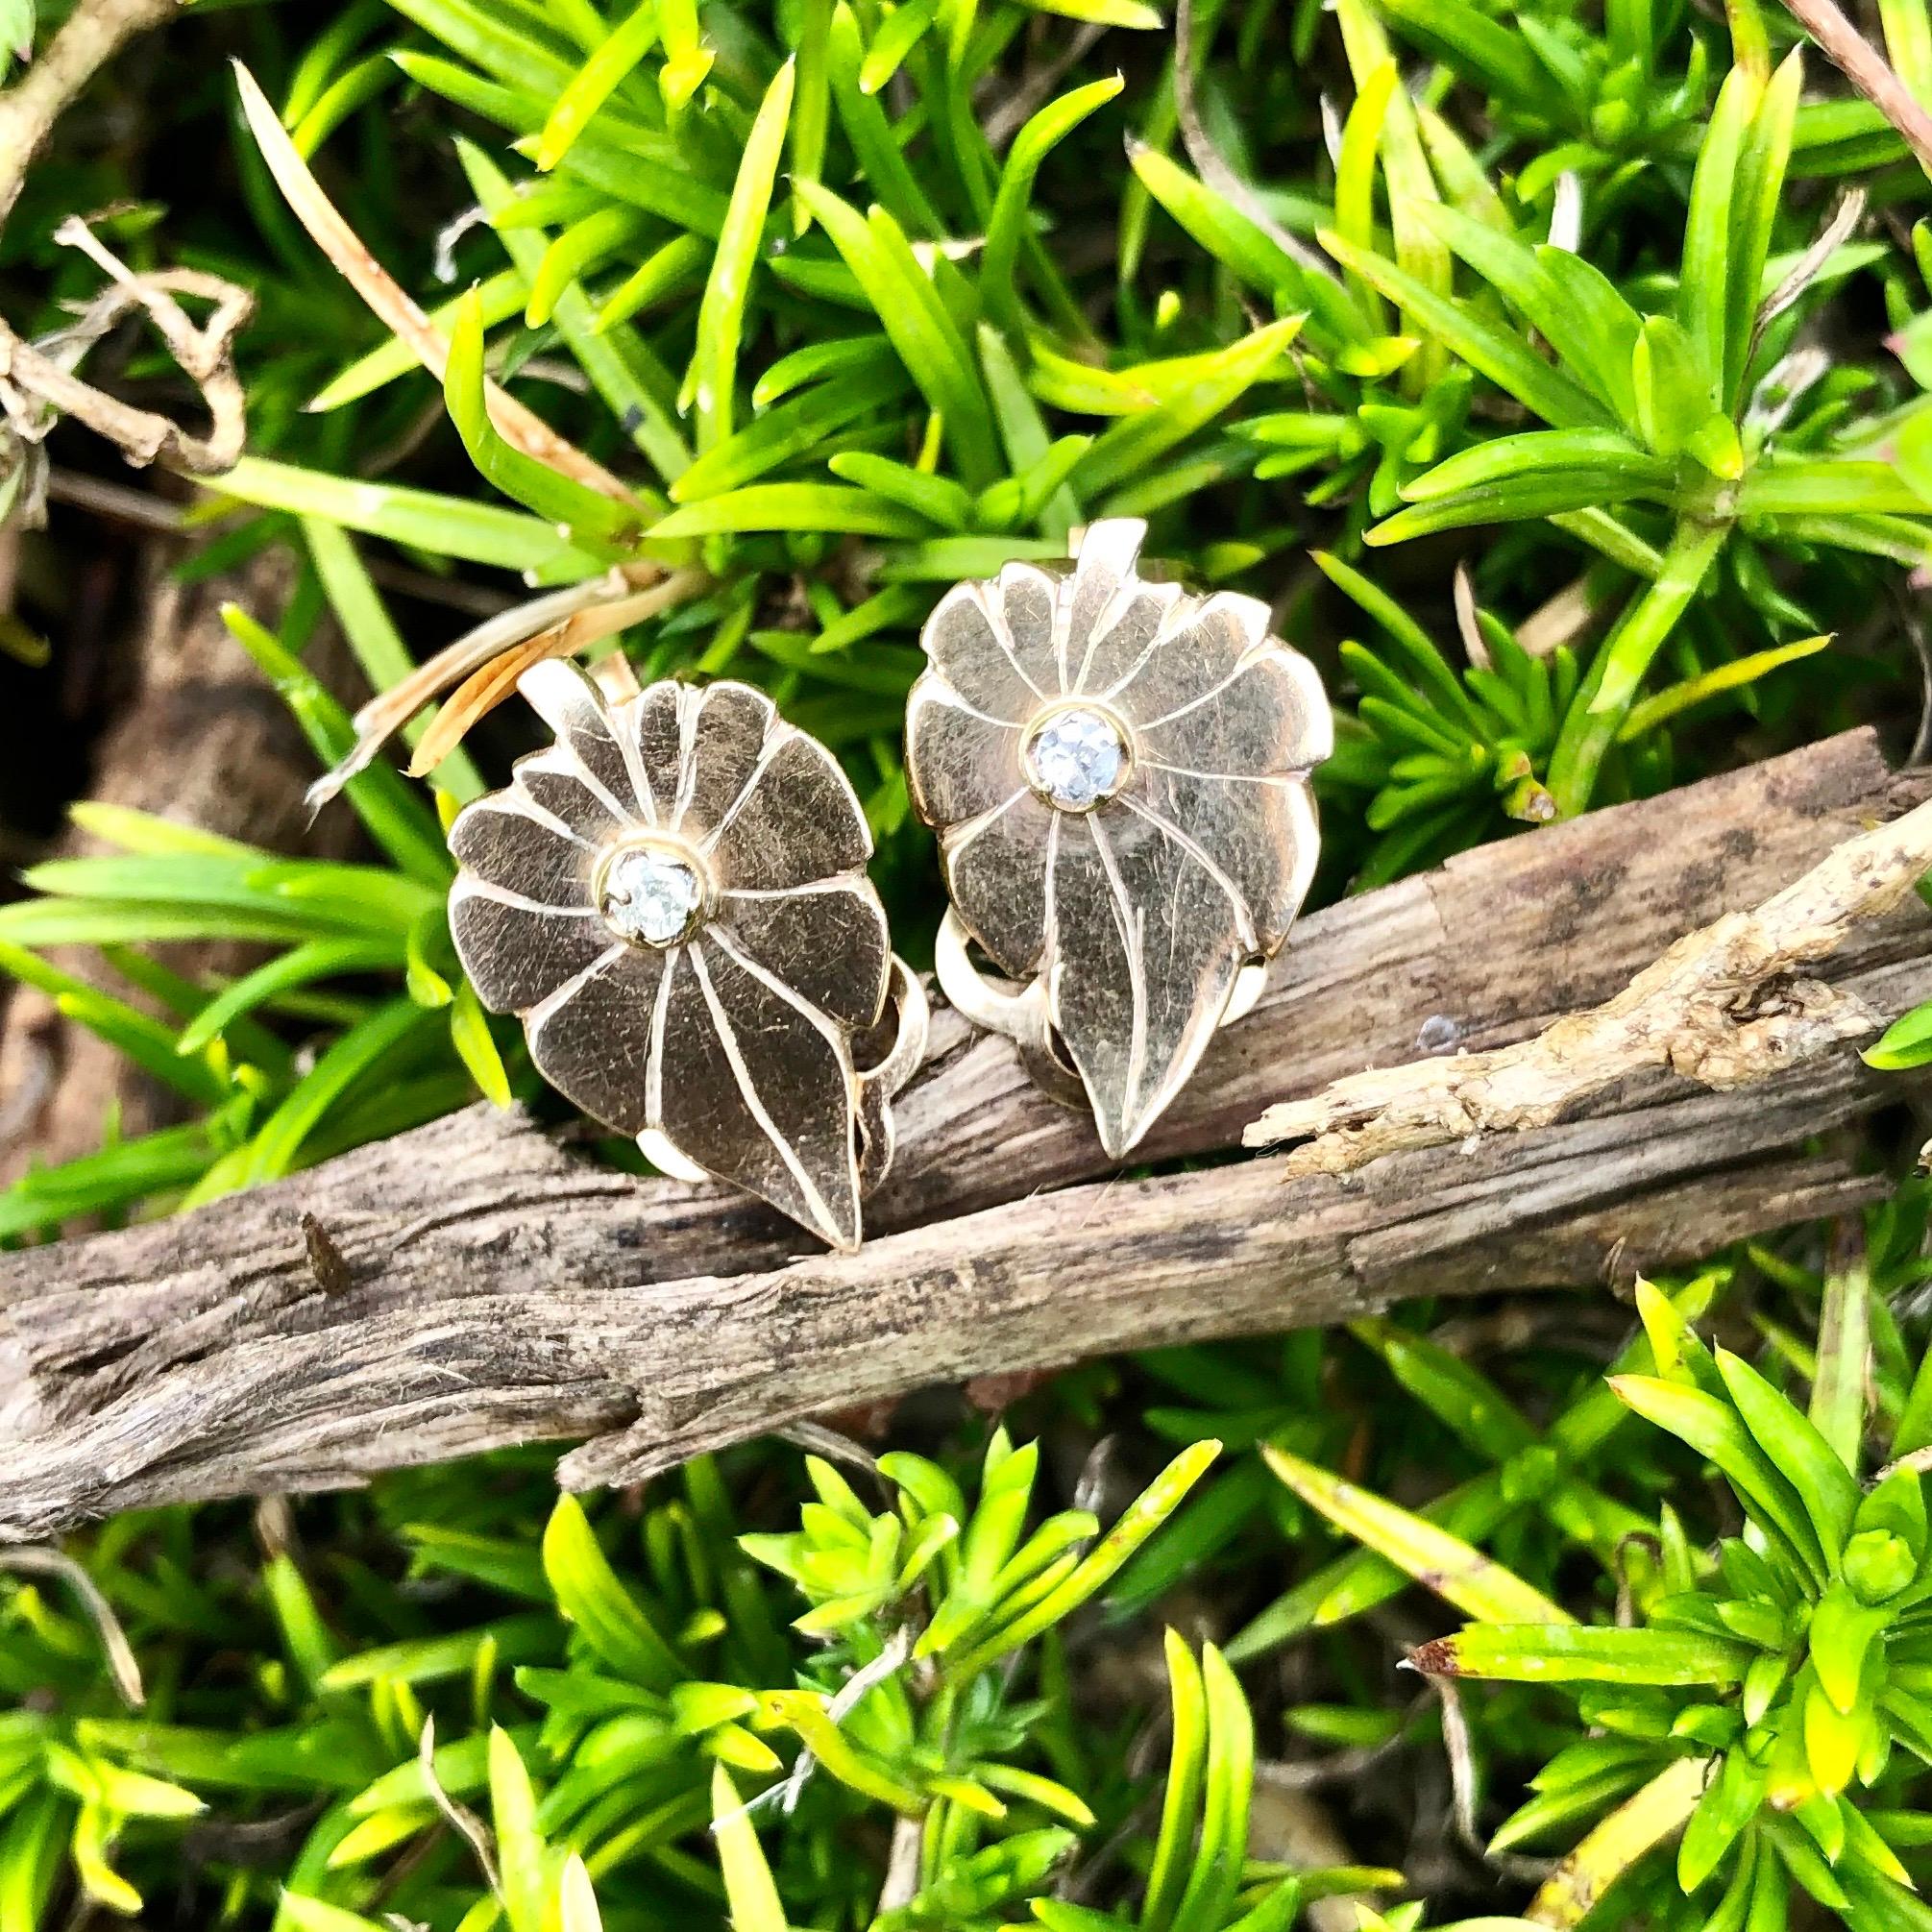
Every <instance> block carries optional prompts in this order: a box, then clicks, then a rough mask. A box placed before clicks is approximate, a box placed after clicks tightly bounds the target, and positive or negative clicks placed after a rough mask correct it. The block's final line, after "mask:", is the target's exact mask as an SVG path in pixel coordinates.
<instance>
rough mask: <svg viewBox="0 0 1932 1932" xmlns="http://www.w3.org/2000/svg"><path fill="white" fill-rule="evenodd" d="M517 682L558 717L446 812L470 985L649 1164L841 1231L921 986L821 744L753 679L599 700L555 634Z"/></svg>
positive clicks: (859, 823)
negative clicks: (743, 1192)
mask: <svg viewBox="0 0 1932 1932" xmlns="http://www.w3.org/2000/svg"><path fill="white" fill-rule="evenodd" d="M518 689H519V690H520V691H521V692H522V693H523V695H524V697H526V698H527V699H528V701H529V702H530V704H531V705H532V706H533V707H534V708H535V709H536V711H537V712H538V713H539V714H540V715H541V716H542V718H543V719H544V721H545V722H546V723H548V724H549V725H550V728H551V729H552V730H553V731H554V732H555V733H556V735H557V742H556V744H555V745H554V746H550V747H549V748H548V749H546V750H543V751H539V752H537V753H535V754H533V755H532V756H530V757H528V758H524V759H520V760H519V761H518V763H517V766H516V776H515V782H514V783H513V784H512V785H510V786H509V787H508V788H507V789H506V790H504V791H501V792H493V793H491V794H490V795H489V796H487V797H484V798H478V799H477V801H476V803H475V804H473V805H469V806H466V807H465V808H464V810H463V811H462V812H461V813H460V814H458V816H457V818H456V821H455V823H454V824H453V825H452V828H451V831H450V848H451V850H452V851H453V852H454V853H455V855H456V857H457V858H458V859H459V860H460V861H461V862H462V867H463V869H462V870H461V871H460V872H459V873H458V874H457V877H456V882H455V884H454V885H453V886H452V888H451V891H450V931H451V934H452V938H453V939H454V941H455V945H456V953H457V956H458V957H459V958H460V959H461V961H462V963H463V970H464V971H465V972H466V973H467V974H468V975H469V977H470V982H471V984H472V985H473V986H474V987H475V988H476V990H477V997H478V998H479V999H481V1001H482V1002H483V1004H484V1005H485V1006H486V1007H488V1008H490V1010H491V1011H492V1012H495V1013H515V1014H519V1015H522V1017H523V1021H524V1028H525V1032H526V1036H527V1038H528V1040H529V1046H530V1058H531V1059H532V1060H533V1061H534V1062H535V1063H536V1066H537V1070H538V1071H539V1072H540V1073H542V1075H543V1076H544V1078H545V1079H546V1080H548V1081H549V1082H550V1085H551V1086H552V1087H554V1088H558V1090H559V1091H561V1092H562V1093H563V1094H564V1095H565V1096H566V1097H567V1098H569V1099H571V1100H573V1101H575V1103H576V1105H577V1106H578V1107H580V1108H582V1109H583V1111H584V1112H585V1113H588V1114H591V1115H593V1116H594V1117H595V1118H597V1119H599V1120H600V1121H603V1122H604V1123H605V1124H606V1125H608V1126H611V1127H614V1128H616V1129H618V1130H619V1131H620V1132H621V1133H624V1134H631V1135H635V1136H636V1137H637V1141H638V1145H639V1146H640V1147H642V1148H643V1150H644V1152H645V1154H646V1156H647V1157H648V1159H649V1160H650V1161H651V1162H653V1163H654V1164H655V1165H657V1166H658V1167H660V1168H662V1169H664V1170H665V1171H666V1172H668V1173H671V1174H674V1175H677V1176H679V1177H681V1178H684V1179H687V1180H701V1179H703V1178H704V1177H705V1176H707V1175H715V1176H717V1177H719V1178H721V1179H722V1180H726V1181H731V1182H735V1183H736V1184H737V1185H738V1186H741V1187H745V1188H746V1189H748V1190H749V1191H750V1192H752V1193H754V1194H758V1195H761V1196H763V1198H764V1199H765V1200H767V1201H769V1202H770V1203H771V1205H772V1206H773V1207H775V1208H778V1209H780V1210H782V1211H784V1212H785V1213H787V1214H789V1215H790V1216H791V1217H792V1218H793V1219H794V1220H795V1221H798V1222H801V1223H803V1225H804V1226H806V1227H808V1228H810V1229H812V1230H813V1231H814V1232H815V1233H817V1234H819V1235H821V1236H823V1238H824V1239H825V1240H827V1241H829V1242H830V1243H831V1244H832V1245H833V1246H834V1247H836V1248H842V1249H852V1248H856V1247H857V1246H858V1245H859V1199H860V1195H861V1194H862V1193H863V1192H864V1191H865V1190H866V1189H867V1188H868V1187H869V1186H871V1185H872V1184H873V1183H875V1182H876V1181H877V1180H879V1179H880V1177H881V1176H882V1175H883V1174H884V1172H885V1169H886V1166H887V1164H888V1163H889V1162H891V1160H892V1153H893V1126H892V1104H891V1103H892V1097H893V1094H894V1093H895V1092H897V1091H898V1089H899V1088H901V1087H902V1086H904V1084H905V1082H906V1081H907V1080H908V1079H909V1078H910V1077H911V1075H912V1073H913V1071H914V1069H915V1068H916V1067H917V1065H918V1064H919V1061H920V1059H921V1058H922V1057H923V1055H924V1052H925V1038H926V1000H925V994H924V991H923V990H922V989H921V988H920V986H919V982H918V979H917V975H915V974H914V973H912V972H910V971H909V970H908V969H907V968H906V966H905V964H904V962H903V961H901V960H899V959H897V958H896V957H895V956H894V955H893V950H892V946H891V942H889V940H888V938H887V932H886V913H885V908H884V907H883V906H882V905H881V904H880V903H879V895H878V893H876V892H875V891H874V890H873V888H872V884H871V882H870V880H868V878H867V877H866V862H867V860H868V858H870V856H871V849H872V842H871V838H870V835H869V833H868V830H867V827H866V818H865V814H864V812H863V811H862V810H861V809H860V805H859V800H858V796H857V795H856V794H855V793H854V792H853V790H852V788H851V785H850V784H849V783H848V782H847V780H846V778H845V774H844V772H843V771H842V770H840V769H839V764H838V761H837V760H836V759H835V758H834V757H833V756H832V754H831V753H830V752H829V751H827V750H826V749H825V747H824V746H822V745H820V744H819V742H818V741H817V740H816V739H813V738H809V737H807V736H806V734H805V733H804V732H802V731H800V730H798V729H796V728H795V726H793V725H790V724H788V723H786V722H785V721H784V720H783V719H782V718H780V717H779V716H778V713H777V711H776V710H775V708H774V707H773V705H772V703H771V700H770V698H769V697H766V696H765V695H764V693H763V692H760V691H754V690H753V689H752V688H751V687H750V686H749V685H746V684H735V683H729V682H724V683H718V684H710V685H706V686H703V687H702V688H698V687H697V686H693V685H686V684H679V683H676V682H674V681H673V680H670V679H667V680H665V681H664V682H662V683H658V684H653V685H651V686H650V687H649V688H648V690H646V691H644V692H642V693H641V694H639V695H638V696H636V697H630V698H627V699H625V700H624V701H623V702H621V703H617V704H606V703H605V701H604V699H603V697H602V694H601V693H600V692H599V690H598V688H597V686H596V685H595V684H594V683H593V682H592V681H591V680H590V678H589V677H587V676H586V675H585V674H584V673H583V672H581V671H580V670H578V669H577V667H576V666H575V664H572V663H570V662H568V661H567V660H563V659H554V658H553V659H550V660H548V661H546V662H544V663H541V664H538V665H536V666H534V667H532V668H531V669H530V670H528V671H526V672H525V673H524V674H523V676H522V678H521V679H520V680H519V684H518ZM881 1036H884V1037H883V1038H881ZM867 1049H870V1053H869V1055H868V1054H867V1052H866V1050H867ZM862 1058H865V1059H866V1061H867V1064H864V1065H861V1064H860V1060H861V1059H862Z"/></svg>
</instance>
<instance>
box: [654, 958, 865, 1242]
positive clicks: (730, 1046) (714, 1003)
mask: <svg viewBox="0 0 1932 1932" xmlns="http://www.w3.org/2000/svg"><path fill="white" fill-rule="evenodd" d="M707 938H708V939H709V940H710V941H711V942H713V943H715V944H716V945H718V947H719V949H720V950H721V952H724V953H727V954H729V955H730V956H731V957H732V958H733V959H737V958H738V955H737V953H736V950H735V949H734V948H733V947H732V946H730V945H729V944H727V943H726V942H724V940H723V936H722V935H721V934H719V933H717V932H715V931H714V932H713V933H711V934H709V935H707ZM690 958H691V965H692V969H693V971H695V972H696V973H697V984H698V985H699V986H700V987H701V988H702V989H703V990H704V1003H705V1005H706V1006H707V1007H708V1008H709V1009H710V1011H711V1023H712V1025H713V1026H715V1027H716V1028H717V1029H718V1043H719V1044H720V1045H721V1047H723V1049H724V1057H725V1059H726V1060H728V1061H729V1062H730V1063H731V1071H732V1074H733V1076H734V1077H735V1078H736V1080H737V1082H738V1090H739V1092H740V1093H741V1094H743V1095H744V1097H745V1105H746V1109H747V1111H748V1112H749V1113H750V1115H751V1117H752V1119H754V1120H755V1121H757V1123H758V1125H759V1127H760V1128H761V1129H762V1130H763V1132H764V1134H765V1137H766V1138H767V1139H768V1140H770V1143H771V1145H772V1146H773V1147H774V1148H776V1149H777V1151H778V1158H779V1159H780V1160H781V1161H783V1162H784V1163H785V1165H786V1166H787V1167H789V1168H790V1169H791V1171H792V1178H793V1179H794V1180H795V1181H796V1182H797V1184H798V1186H799V1189H800V1191H801V1192H802V1193H803V1194H804V1196H805V1199H806V1201H807V1202H808V1203H809V1204H810V1205H811V1209H812V1211H813V1214H814V1215H815V1216H816V1217H817V1219H818V1221H819V1226H820V1227H824V1228H835V1229H836V1228H838V1227H839V1222H838V1220H837V1219H836V1218H835V1217H834V1215H833V1213H832V1211H831V1209H830V1208H829V1207H827V1206H826V1204H825V1197H824V1195H822V1194H821V1193H820V1192H819V1186H818V1183H817V1182H815V1181H814V1180H813V1179H812V1176H811V1175H810V1173H808V1172H807V1171H806V1167H805V1163H804V1162H803V1161H801V1160H800V1159H799V1158H798V1150H797V1149H796V1148H795V1147H794V1146H793V1144H792V1143H791V1141H790V1140H789V1139H787V1138H786V1137H785V1136H784V1135H783V1134H782V1133H780V1132H779V1129H778V1123H777V1122H776V1121H775V1120H773V1119H772V1117H771V1114H770V1110H769V1109H768V1108H767V1107H766V1105H765V1101H764V1098H763V1096H762V1095H761V1094H760V1093H759V1091H758V1088H757V1087H756V1085H755V1084H754V1083H753V1081H752V1079H751V1071H750V1068H749V1067H747V1066H746V1064H745V1055H744V1052H743V1051H742V1049H741V1048H740V1047H739V1044H738V1034H737V1032H736V1030H735V1029H734V1028H733V1026H732V1024H731V1018H730V1015H728V1014H726V1012H725V1011H724V1003H723V1001H722V1000H721V999H720V998H719V997H718V990H717V989H716V988H715V987H714V986H713V985H712V984H711V974H710V972H709V971H708V970H707V969H706V967H705V965H704V953H703V950H702V949H701V948H700V947H697V946H693V947H691V948H690ZM738 963H739V964H740V965H741V966H744V965H746V962H745V961H743V960H739V961H738ZM768 983H770V982H769V981H768ZM852 1158H853V1165H854V1169H855V1170H856V1167H857V1162H858V1157H857V1155H856V1154H855V1155H854V1156H853V1157H852ZM856 1186H857V1184H856V1181H855V1182H854V1189H855V1191H856ZM842 1232H843V1231H842Z"/></svg>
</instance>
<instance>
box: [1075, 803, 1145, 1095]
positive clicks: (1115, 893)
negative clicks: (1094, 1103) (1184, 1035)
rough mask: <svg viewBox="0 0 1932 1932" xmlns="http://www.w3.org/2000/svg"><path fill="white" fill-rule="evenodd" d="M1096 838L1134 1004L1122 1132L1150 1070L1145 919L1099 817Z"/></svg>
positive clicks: (1093, 827)
mask: <svg viewBox="0 0 1932 1932" xmlns="http://www.w3.org/2000/svg"><path fill="white" fill-rule="evenodd" d="M1087 826H1088V831H1089V832H1090V833H1091V834H1092V835H1093V849H1094V851H1095V852H1096V853H1097V854H1098V855H1099V859H1100V869H1101V870H1102V871H1103V872H1104V873H1106V875H1107V888H1108V892H1109V893H1110V894H1111V895H1112V898H1113V923H1114V925H1115V926H1116V927H1117V928H1118V929H1119V933H1120V943H1121V947H1122V949H1123V950H1124V951H1125V952H1126V955H1127V986H1128V992H1129V997H1130V998H1131V999H1132V1001H1133V1007H1134V1025H1133V1030H1132V1032H1131V1033H1130V1034H1129V1035H1128V1039H1127V1080H1126V1085H1125V1088H1124V1089H1123V1091H1122V1095H1121V1098H1122V1101H1123V1103H1124V1107H1123V1116H1122V1119H1121V1123H1120V1124H1121V1126H1122V1128H1123V1129H1125V1128H1127V1127H1129V1126H1131V1125H1132V1124H1133V1121H1134V1118H1135V1115H1136V1113H1137V1111H1138V1110H1137V1106H1136V1100H1137V1095H1138V1094H1139V1091H1140V1080H1141V1076H1142V1075H1143V1074H1144V1073H1145V1071H1146V1068H1147V962H1146V959H1145V956H1144V954H1143V952H1142V950H1141V948H1142V942H1143V941H1144V940H1145V937H1146V918H1145V916H1144V915H1143V914H1142V913H1140V912H1139V911H1138V910H1137V907H1136V906H1135V904H1134V901H1133V899H1132V898H1131V897H1130V896H1129V894H1128V891H1127V882H1126V880H1124V879H1123V878H1122V877H1121V876H1120V868H1119V866H1118V865H1117V864H1116V863H1115V861H1114V857H1113V847H1112V846H1111V845H1109V844H1108V843H1107V835H1106V831H1105V829H1104V827H1103V826H1102V825H1101V822H1100V819H1098V817H1094V818H1090V819H1088V821H1087Z"/></svg>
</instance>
